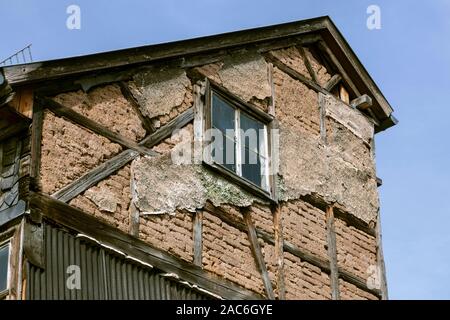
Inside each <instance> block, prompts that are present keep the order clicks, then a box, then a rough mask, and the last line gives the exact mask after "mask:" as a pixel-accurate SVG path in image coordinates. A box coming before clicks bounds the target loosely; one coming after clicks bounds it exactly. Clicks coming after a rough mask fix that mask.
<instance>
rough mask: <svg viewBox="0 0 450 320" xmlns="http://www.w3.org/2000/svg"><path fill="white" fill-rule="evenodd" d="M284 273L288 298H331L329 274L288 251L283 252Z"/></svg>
mask: <svg viewBox="0 0 450 320" xmlns="http://www.w3.org/2000/svg"><path fill="white" fill-rule="evenodd" d="M284 274H285V285H286V298H287V299H288V300H328V299H331V287H330V278H329V276H328V275H327V274H326V273H323V272H322V271H321V270H320V268H318V267H315V266H313V265H311V264H309V263H307V262H304V261H301V260H300V258H297V257H296V256H294V255H292V254H290V253H288V252H285V253H284Z"/></svg>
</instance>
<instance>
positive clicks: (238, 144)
mask: <svg viewBox="0 0 450 320" xmlns="http://www.w3.org/2000/svg"><path fill="white" fill-rule="evenodd" d="M210 97H211V100H210V108H211V109H210V120H211V123H210V127H211V129H212V132H211V143H212V145H211V147H212V150H211V157H212V161H213V163H214V164H217V165H220V166H221V167H223V168H225V169H226V170H228V171H229V172H232V173H233V174H235V175H237V176H238V177H240V178H243V179H245V181H247V182H250V183H251V184H252V185H254V186H256V187H258V188H260V189H262V190H264V191H265V192H266V193H269V194H270V186H269V174H268V172H269V170H268V165H269V161H268V158H269V155H268V150H269V148H268V134H267V130H268V129H267V122H264V121H263V120H261V119H258V117H257V116H255V115H254V114H251V112H246V110H245V107H244V108H242V107H241V106H240V105H239V104H238V103H236V102H235V101H233V100H232V99H228V98H227V97H226V95H225V94H222V93H219V92H216V91H215V90H211V95H210Z"/></svg>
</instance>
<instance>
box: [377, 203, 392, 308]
mask: <svg viewBox="0 0 450 320" xmlns="http://www.w3.org/2000/svg"><path fill="white" fill-rule="evenodd" d="M376 230H377V264H378V270H377V271H378V273H379V274H378V276H379V277H381V279H379V280H380V291H381V299H382V300H388V299H389V296H388V287H387V280H386V265H385V263H384V254H383V237H382V234H381V217H380V213H379V212H378V216H377V225H376Z"/></svg>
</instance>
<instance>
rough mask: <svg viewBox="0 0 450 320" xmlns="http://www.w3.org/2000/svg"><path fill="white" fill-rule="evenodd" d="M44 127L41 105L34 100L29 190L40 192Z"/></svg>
mask: <svg viewBox="0 0 450 320" xmlns="http://www.w3.org/2000/svg"><path fill="white" fill-rule="evenodd" d="M43 125H44V110H43V107H42V105H41V104H40V103H39V102H38V101H36V100H35V103H34V106H33V120H32V126H31V168H30V178H31V186H30V188H31V189H34V190H40V176H41V174H40V170H41V149H42V128H43Z"/></svg>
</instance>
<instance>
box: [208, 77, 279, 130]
mask: <svg viewBox="0 0 450 320" xmlns="http://www.w3.org/2000/svg"><path fill="white" fill-rule="evenodd" d="M208 83H209V87H210V88H211V89H212V90H213V91H215V92H216V93H218V94H219V95H221V97H222V98H223V99H225V100H227V101H229V102H230V103H231V104H233V105H234V106H235V107H238V108H240V109H242V110H244V111H245V112H246V113H249V114H251V115H252V116H254V117H256V118H257V119H259V120H261V121H263V122H270V121H272V120H273V119H274V117H273V116H272V115H270V114H268V113H266V112H264V111H263V110H261V109H260V108H258V107H256V106H254V105H253V104H251V103H248V102H246V101H244V100H242V99H241V98H240V97H238V96H237V95H235V94H234V93H232V92H231V91H229V90H228V89H226V88H225V87H223V86H221V85H220V84H218V83H217V82H215V81H213V80H211V79H208ZM210 107H211V106H210V100H208V101H207V108H208V109H209V108H210Z"/></svg>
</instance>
